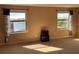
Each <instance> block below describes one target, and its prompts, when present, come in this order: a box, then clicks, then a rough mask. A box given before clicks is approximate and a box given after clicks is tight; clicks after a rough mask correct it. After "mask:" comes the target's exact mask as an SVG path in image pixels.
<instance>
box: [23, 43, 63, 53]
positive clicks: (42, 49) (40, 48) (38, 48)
mask: <svg viewBox="0 0 79 59" xmlns="http://www.w3.org/2000/svg"><path fill="white" fill-rule="evenodd" d="M23 47H24V48H28V49H33V50H36V51H40V52H52V51H58V50H63V49H62V48H58V47H53V46H52V47H51V46H48V45H43V44H34V45H27V46H23Z"/></svg>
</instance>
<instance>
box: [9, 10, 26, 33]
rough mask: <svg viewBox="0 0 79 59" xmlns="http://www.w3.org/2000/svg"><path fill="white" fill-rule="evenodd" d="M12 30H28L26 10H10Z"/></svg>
mask: <svg viewBox="0 0 79 59" xmlns="http://www.w3.org/2000/svg"><path fill="white" fill-rule="evenodd" d="M9 21H10V32H24V31H26V13H25V10H10V20H9Z"/></svg>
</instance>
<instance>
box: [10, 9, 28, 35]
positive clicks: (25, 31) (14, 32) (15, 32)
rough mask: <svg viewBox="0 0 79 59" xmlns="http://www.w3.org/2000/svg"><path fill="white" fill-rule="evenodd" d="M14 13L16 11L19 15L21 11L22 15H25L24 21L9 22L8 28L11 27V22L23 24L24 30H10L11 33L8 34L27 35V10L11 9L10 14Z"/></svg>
mask: <svg viewBox="0 0 79 59" xmlns="http://www.w3.org/2000/svg"><path fill="white" fill-rule="evenodd" d="M11 11H12V12H14V11H18V12H17V13H19V12H20V11H22V12H23V13H25V19H24V20H12V21H11V20H10V26H11V22H24V23H25V30H24V31H13V29H12V28H11V33H10V34H18V33H27V19H28V13H27V10H24V9H23V10H22V9H11V10H10V12H11Z"/></svg>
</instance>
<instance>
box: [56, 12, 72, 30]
mask: <svg viewBox="0 0 79 59" xmlns="http://www.w3.org/2000/svg"><path fill="white" fill-rule="evenodd" d="M57 28H58V29H68V30H70V29H71V15H70V13H69V11H57Z"/></svg>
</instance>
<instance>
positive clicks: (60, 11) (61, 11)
mask: <svg viewBox="0 0 79 59" xmlns="http://www.w3.org/2000/svg"><path fill="white" fill-rule="evenodd" d="M58 13H69V11H68V10H57V11H56V27H57V29H60V30H67V28H65V27H64V28H58ZM69 16H70V13H69ZM66 20H67V21H68V24H67V25H69V18H68V19H66ZM65 22H66V21H65Z"/></svg>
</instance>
